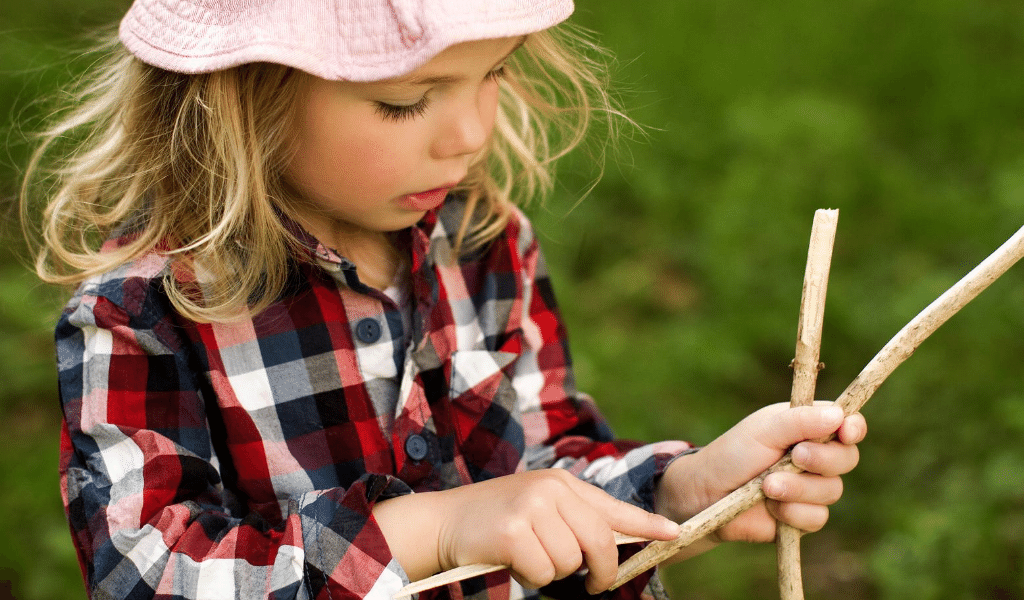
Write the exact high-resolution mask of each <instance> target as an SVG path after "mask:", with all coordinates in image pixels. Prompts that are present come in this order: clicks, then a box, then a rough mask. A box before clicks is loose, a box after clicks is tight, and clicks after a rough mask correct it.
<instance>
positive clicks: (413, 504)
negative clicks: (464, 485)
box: [373, 492, 443, 581]
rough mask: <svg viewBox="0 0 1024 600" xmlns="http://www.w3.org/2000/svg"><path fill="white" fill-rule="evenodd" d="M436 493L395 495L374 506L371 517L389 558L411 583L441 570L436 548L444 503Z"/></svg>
mask: <svg viewBox="0 0 1024 600" xmlns="http://www.w3.org/2000/svg"><path fill="white" fill-rule="evenodd" d="M438 493H439V492H424V493H416V494H408V495H405V496H398V497H396V498H391V499H388V500H384V501H381V502H378V503H376V504H375V505H374V507H373V518H374V520H376V521H377V525H378V526H379V527H380V529H381V531H382V532H383V534H384V539H385V540H386V541H387V543H388V548H389V549H390V550H391V555H392V556H393V557H394V558H395V560H397V561H398V564H400V565H402V569H403V570H404V571H405V573H406V575H408V576H409V579H410V580H411V581H417V580H419V579H423V578H425V577H429V576H431V575H433V574H434V573H437V572H439V571H441V564H442V562H441V557H440V553H439V552H438V548H439V546H440V544H439V540H440V522H441V514H442V513H441V505H443V503H439V502H438V501H437V497H436V496H437V494H438Z"/></svg>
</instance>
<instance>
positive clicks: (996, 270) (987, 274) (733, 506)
mask: <svg viewBox="0 0 1024 600" xmlns="http://www.w3.org/2000/svg"><path fill="white" fill-rule="evenodd" d="M1022 256H1024V227H1022V228H1021V229H1019V230H1017V232H1016V233H1014V234H1013V235H1012V236H1011V237H1010V239H1008V240H1007V241H1006V242H1005V243H1003V245H1002V246H1000V247H999V248H998V249H997V250H996V251H995V252H993V253H992V254H991V255H989V256H988V258H986V259H985V260H983V261H982V262H981V263H980V264H979V265H978V266H977V267H975V268H974V269H972V270H971V272H970V273H968V274H967V275H965V276H964V277H963V279H961V280H960V281H958V282H957V283H956V284H954V285H953V287H951V288H949V289H948V290H946V291H945V292H944V293H943V294H942V295H941V296H939V297H938V298H936V299H935V300H934V301H933V302H932V303H931V304H929V305H928V306H927V307H926V308H925V309H924V310H922V311H921V312H920V313H919V314H918V315H917V316H916V317H914V318H913V319H912V320H911V321H910V322H909V323H907V324H906V325H905V326H904V327H903V329H901V330H900V331H899V332H898V333H897V334H896V335H895V336H894V337H893V338H892V339H891V340H889V342H888V343H887V344H886V345H885V346H883V347H882V349H881V350H879V352H878V354H876V355H875V357H874V358H872V359H871V361H870V362H869V363H868V364H867V365H866V366H865V367H864V369H862V370H861V372H860V374H858V375H857V377H856V378H855V379H854V380H853V381H852V382H851V383H850V385H848V386H847V387H846V389H845V390H843V393H842V394H840V395H839V398H837V399H836V404H837V405H838V406H840V407H841V408H842V409H843V410H844V411H845V412H846V414H848V415H849V414H853V413H855V412H857V411H859V410H860V409H861V407H863V406H864V404H865V403H867V401H868V400H869V399H870V398H871V396H872V395H873V394H874V393H875V391H876V390H877V389H878V387H879V386H881V385H882V382H884V381H885V380H886V378H887V377H889V375H891V374H892V372H893V371H894V370H896V367H898V366H899V365H900V364H902V363H903V361H905V360H906V359H907V358H909V357H910V356H911V355H912V354H913V353H914V351H915V350H917V348H918V346H920V345H921V343H922V342H923V341H924V340H925V339H927V338H928V336H929V335H931V334H932V333H934V332H935V330H936V329H938V328H939V327H940V326H941V325H942V324H943V323H945V322H946V321H947V320H949V318H950V317H952V316H953V315H955V314H956V313H957V312H958V311H959V310H960V309H962V308H963V307H964V306H965V305H966V304H967V303H968V302H970V301H971V300H973V299H974V298H975V297H976V296H977V295H978V294H980V293H981V292H982V291H983V290H984V289H985V288H987V287H988V286H989V285H990V284H991V283H992V282H993V281H995V280H996V279H998V278H999V277H1000V276H1001V275H1002V274H1003V273H1005V272H1006V271H1007V270H1008V269H1009V268H1010V267H1012V266H1013V265H1014V264H1016V263H1017V261H1019V260H1020V259H1021V257H1022ZM779 470H787V471H791V472H795V471H797V470H798V469H796V468H795V467H794V466H793V462H792V459H791V457H790V455H789V454H786V456H784V457H782V458H781V459H780V460H779V461H778V462H777V463H775V464H774V465H772V466H771V467H769V468H768V469H767V470H765V471H764V472H763V473H761V474H760V475H758V476H757V477H755V478H754V479H752V480H750V481H749V482H748V483H746V484H744V485H743V486H742V487H740V488H739V489H737V490H736V491H734V492H732V493H731V494H729V495H728V496H726V497H725V498H722V499H721V500H719V501H718V502H716V503H714V504H712V505H711V506H709V507H708V508H706V509H704V511H703V512H701V513H699V514H697V515H696V516H694V517H693V518H691V519H690V520H688V521H686V522H685V523H683V524H682V530H683V531H682V532H681V533H680V534H679V536H678V537H677V538H676V539H675V540H671V541H667V542H651V543H650V544H648V545H647V547H646V548H644V549H643V550H641V551H640V552H638V553H637V554H635V555H633V556H632V557H630V558H629V559H628V560H626V561H625V562H624V563H622V564H621V565H619V577H618V579H616V581H615V583H614V584H613V585H612V588H611V589H615V588H617V587H619V586H621V585H622V584H624V583H626V582H627V581H629V580H630V579H633V578H634V577H636V576H637V575H639V574H640V573H643V572H644V571H646V570H648V569H650V568H651V567H653V566H655V565H657V564H658V563H661V562H662V561H664V560H665V559H667V558H669V557H670V556H672V555H673V554H675V553H676V552H677V551H678V550H679V549H680V548H683V547H684V546H688V545H689V544H692V543H693V542H695V541H697V540H699V539H700V538H702V537H704V536H705V535H707V534H708V533H710V532H712V531H714V530H715V529H718V528H719V527H721V526H722V525H724V524H726V523H728V522H729V521H731V520H732V519H734V518H736V516H738V515H739V514H740V513H742V512H743V511H745V510H747V509H748V508H750V507H752V506H754V505H755V504H757V503H758V502H760V501H761V500H763V499H764V493H763V492H762V491H761V482H763V481H764V478H765V476H766V475H768V474H769V473H772V472H775V471H779Z"/></svg>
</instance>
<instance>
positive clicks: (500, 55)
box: [377, 36, 526, 85]
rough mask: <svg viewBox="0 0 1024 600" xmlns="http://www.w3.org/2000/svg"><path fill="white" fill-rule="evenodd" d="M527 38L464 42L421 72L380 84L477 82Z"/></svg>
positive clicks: (447, 49)
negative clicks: (480, 76)
mask: <svg viewBox="0 0 1024 600" xmlns="http://www.w3.org/2000/svg"><path fill="white" fill-rule="evenodd" d="M525 41H526V36H519V37H505V38H495V39H488V40H474V41H471V42H462V43H460V44H455V45H453V46H449V47H448V48H445V49H444V50H443V51H441V53H439V54H438V55H437V56H435V57H434V58H432V59H430V61H428V62H427V63H426V64H424V65H422V66H421V67H419V68H418V69H416V70H414V71H412V72H411V73H408V74H406V75H402V76H400V77H395V78H393V79H385V80H383V81H380V82H377V83H381V84H384V85H427V84H431V83H438V82H444V81H452V80H460V79H466V78H475V77H476V76H477V75H478V72H480V71H483V72H486V71H490V70H491V69H493V68H494V67H495V66H497V65H498V64H500V63H501V62H503V61H504V60H505V59H506V58H508V56H509V55H510V54H512V53H513V52H515V51H516V50H517V49H518V48H519V47H520V46H522V45H523V42H525Z"/></svg>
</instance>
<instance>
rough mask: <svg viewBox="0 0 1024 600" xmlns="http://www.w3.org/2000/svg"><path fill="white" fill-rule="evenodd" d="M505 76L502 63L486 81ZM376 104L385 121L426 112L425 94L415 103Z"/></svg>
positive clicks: (489, 74) (415, 116)
mask: <svg viewBox="0 0 1024 600" xmlns="http://www.w3.org/2000/svg"><path fill="white" fill-rule="evenodd" d="M504 76H505V67H504V65H503V66H501V67H498V68H497V69H494V70H493V71H491V72H490V73H488V74H487V80H488V81H497V80H499V79H502V78H503V77H504ZM375 104H376V105H377V114H379V115H380V116H381V117H382V118H383V119H384V120H385V121H396V122H397V121H405V120H408V119H415V118H417V117H422V116H423V114H424V113H426V112H427V104H428V101H427V96H426V94H424V96H423V97H422V98H420V99H419V101H417V102H416V103H415V104H408V105H397V104H388V103H387V102H375Z"/></svg>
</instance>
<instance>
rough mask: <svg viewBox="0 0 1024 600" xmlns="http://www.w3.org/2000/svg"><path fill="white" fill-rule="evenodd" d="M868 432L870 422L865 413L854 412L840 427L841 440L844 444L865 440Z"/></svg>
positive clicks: (839, 436)
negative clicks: (865, 417)
mask: <svg viewBox="0 0 1024 600" xmlns="http://www.w3.org/2000/svg"><path fill="white" fill-rule="evenodd" d="M867 433H868V422H867V421H866V420H865V419H864V415H862V414H860V413H854V414H852V415H850V416H848V417H846V419H845V420H844V421H843V424H842V426H841V427H840V428H839V435H838V438H839V441H840V442H842V443H844V444H859V443H861V442H862V441H864V438H865V436H867Z"/></svg>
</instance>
